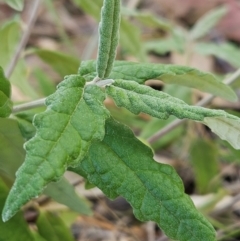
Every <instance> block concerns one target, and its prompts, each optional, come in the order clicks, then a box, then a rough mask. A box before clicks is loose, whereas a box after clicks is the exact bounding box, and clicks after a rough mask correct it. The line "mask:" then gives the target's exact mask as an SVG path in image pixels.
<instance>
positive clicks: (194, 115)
mask: <svg viewBox="0 0 240 241" xmlns="http://www.w3.org/2000/svg"><path fill="white" fill-rule="evenodd" d="M106 88H107V94H108V95H109V96H111V97H112V98H113V99H114V101H115V102H116V105H117V106H119V107H125V108H126V109H128V110H129V111H131V112H132V113H134V114H139V113H140V112H144V113H146V114H149V115H151V116H153V117H157V118H160V119H167V118H169V116H170V115H174V116H176V117H178V118H179V119H183V118H187V119H191V120H195V121H202V122H203V123H204V124H206V125H207V126H209V127H210V128H211V129H213V131H214V132H215V133H216V134H218V135H219V136H220V137H221V138H222V139H224V140H227V141H228V142H230V143H231V144H232V145H233V146H234V147H236V148H240V144H239V143H240V142H239V140H240V139H239V138H240V137H239V136H240V129H239V128H238V125H239V123H240V119H239V118H237V117H236V116H233V115H230V114H228V113H226V112H225V111H222V110H211V109H206V108H203V107H198V106H190V105H188V104H186V103H185V102H184V101H182V100H180V99H178V98H174V97H172V96H170V95H168V94H166V93H164V92H158V91H156V90H154V89H152V88H150V87H148V86H143V85H139V84H138V83H136V82H134V81H125V80H115V82H114V84H112V85H111V86H107V87H106ZM207 117H209V118H210V119H206V118H207ZM225 120H226V122H224V121H225Z"/></svg>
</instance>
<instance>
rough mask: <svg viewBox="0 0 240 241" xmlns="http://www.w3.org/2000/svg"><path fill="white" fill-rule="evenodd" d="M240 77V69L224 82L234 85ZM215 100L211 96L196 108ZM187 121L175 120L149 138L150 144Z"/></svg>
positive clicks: (201, 101) (200, 102)
mask: <svg viewBox="0 0 240 241" xmlns="http://www.w3.org/2000/svg"><path fill="white" fill-rule="evenodd" d="M239 77H240V68H239V69H238V70H237V71H236V72H234V73H233V74H232V75H231V76H230V77H229V78H226V79H225V80H224V81H223V82H224V83H225V84H226V85H230V84H232V83H233V82H234V81H236V80H237V79H238V78H239ZM214 98H215V96H214V95H209V96H207V97H205V98H203V99H202V100H200V101H199V102H198V103H197V104H196V106H205V105H207V104H209V103H210V102H211V101H212V100H213V99H214ZM186 120H187V119H182V120H175V121H173V122H172V123H170V124H169V125H167V126H165V127H164V128H163V129H161V130H159V131H158V132H156V133H155V134H154V135H152V136H151V137H149V138H148V139H147V141H148V143H150V144H151V143H154V142H155V141H157V140H158V139H159V138H161V137H163V136H165V135H166V134H167V133H168V132H170V131H172V130H173V129H175V128H176V127H178V126H179V125H181V124H182V123H184V122H185V121H186Z"/></svg>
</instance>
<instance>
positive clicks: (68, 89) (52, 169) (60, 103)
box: [2, 75, 109, 221]
mask: <svg viewBox="0 0 240 241" xmlns="http://www.w3.org/2000/svg"><path fill="white" fill-rule="evenodd" d="M84 85H85V79H83V78H82V77H81V76H78V75H71V76H67V77H66V78H65V79H64V81H63V82H62V83H60V84H59V86H58V89H57V91H56V92H55V94H53V95H51V96H49V97H48V98H47V100H46V105H47V106H48V107H47V110H46V111H45V112H43V113H41V114H38V115H36V116H35V118H34V125H35V127H36V128H37V133H36V135H35V137H34V138H32V139H31V140H30V141H28V142H27V143H26V145H25V149H26V151H27V153H26V159H25V162H24V163H23V165H22V166H21V167H20V169H19V170H18V171H17V173H16V181H15V183H14V185H13V187H12V189H11V192H10V194H9V196H8V199H7V201H6V204H5V207H4V210H3V214H2V216H3V220H4V221H7V220H8V219H9V218H11V217H12V216H13V215H14V214H15V213H16V212H17V211H18V210H19V208H20V207H21V206H22V205H23V204H25V203H26V202H27V201H29V200H30V199H31V198H33V197H37V196H38V195H39V194H40V193H41V191H42V190H43V188H44V187H45V186H46V185H47V184H48V183H49V182H51V181H56V180H58V179H59V178H60V177H61V176H62V175H63V173H64V172H65V170H66V168H67V167H68V166H75V165H76V163H79V162H80V161H81V160H82V159H83V158H84V156H85V155H86V153H87V151H88V148H89V146H90V144H91V142H92V141H94V140H101V139H103V137H104V135H105V128H104V126H105V119H106V118H108V117H109V112H108V111H107V109H105V107H104V106H103V104H102V102H103V100H104V99H105V94H104V93H103V92H102V90H101V89H100V88H99V87H97V86H93V85H88V86H86V87H85V88H84ZM83 113H84V114H83Z"/></svg>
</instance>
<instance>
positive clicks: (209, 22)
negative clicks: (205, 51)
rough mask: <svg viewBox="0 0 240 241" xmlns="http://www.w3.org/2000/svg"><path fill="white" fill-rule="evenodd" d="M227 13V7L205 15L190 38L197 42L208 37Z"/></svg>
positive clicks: (192, 30) (192, 31)
mask: <svg viewBox="0 0 240 241" xmlns="http://www.w3.org/2000/svg"><path fill="white" fill-rule="evenodd" d="M227 12H228V9H227V7H225V6H221V7H218V8H215V9H213V10H211V11H209V12H208V13H206V14H205V15H203V16H202V17H201V18H200V19H199V20H198V21H197V23H196V24H195V25H194V27H193V28H192V29H191V31H190V38H191V39H193V40H195V39H198V38H201V37H203V36H204V35H206V34H207V33H208V32H209V31H210V30H211V29H212V28H213V27H215V26H216V25H217V23H218V22H219V21H220V20H221V18H222V17H223V16H224V15H226V13H227Z"/></svg>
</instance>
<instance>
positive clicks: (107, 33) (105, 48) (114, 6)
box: [96, 0, 121, 79]
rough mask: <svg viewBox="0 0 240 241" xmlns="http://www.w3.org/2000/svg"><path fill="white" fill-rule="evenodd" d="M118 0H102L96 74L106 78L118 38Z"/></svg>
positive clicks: (110, 67)
mask: <svg viewBox="0 0 240 241" xmlns="http://www.w3.org/2000/svg"><path fill="white" fill-rule="evenodd" d="M120 4H121V1H120V0H104V2H103V7H102V12H101V22H100V24H99V35H100V37H99V44H98V57H97V69H96V70H97V76H98V77H99V78H101V79H102V78H106V77H108V76H109V74H110V73H111V70H112V66H113V63H114V60H115V56H116V48H117V45H118V40H119V26H120Z"/></svg>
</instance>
